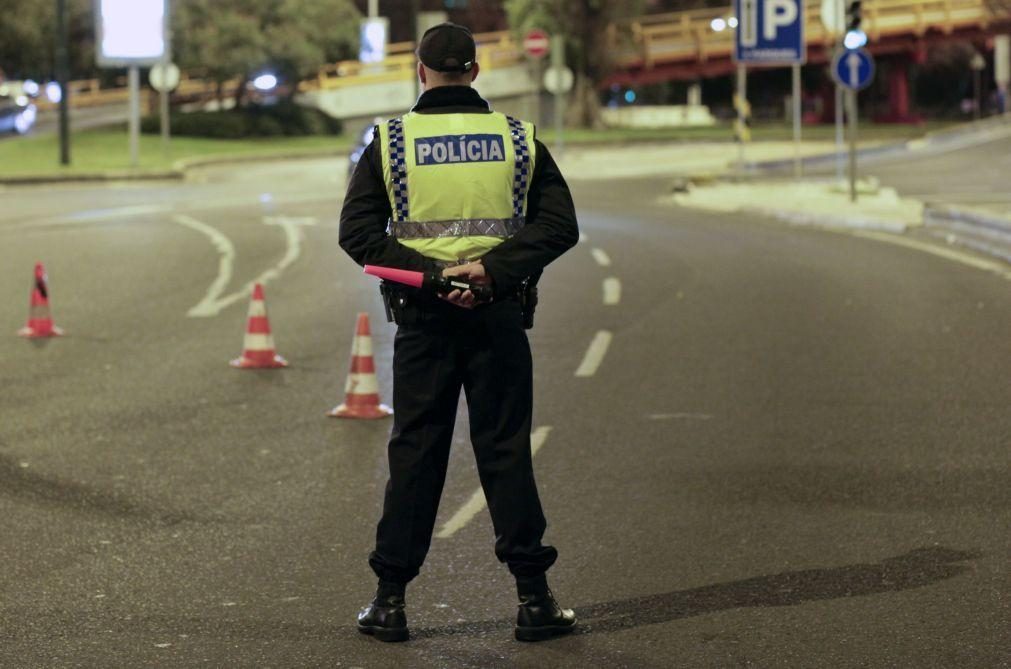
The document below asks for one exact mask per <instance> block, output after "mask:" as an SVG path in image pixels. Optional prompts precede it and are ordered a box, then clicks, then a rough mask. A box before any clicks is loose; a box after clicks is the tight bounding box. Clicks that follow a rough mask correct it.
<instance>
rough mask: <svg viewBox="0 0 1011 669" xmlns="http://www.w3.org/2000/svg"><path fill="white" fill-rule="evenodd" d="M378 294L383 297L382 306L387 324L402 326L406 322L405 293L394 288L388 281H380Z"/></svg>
mask: <svg viewBox="0 0 1011 669" xmlns="http://www.w3.org/2000/svg"><path fill="white" fill-rule="evenodd" d="M379 293H380V294H381V295H382V296H383V306H384V307H385V308H386V320H387V322H389V323H396V324H397V325H403V324H404V321H405V320H406V319H405V311H406V309H407V302H408V299H407V291H405V290H403V289H401V288H398V287H397V286H394V285H393V284H391V283H389V282H388V281H380V282H379Z"/></svg>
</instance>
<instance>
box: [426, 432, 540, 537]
mask: <svg viewBox="0 0 1011 669" xmlns="http://www.w3.org/2000/svg"><path fill="white" fill-rule="evenodd" d="M550 432H551V427H549V426H547V425H545V426H543V427H539V428H537V429H536V430H534V431H533V432H532V433H531V435H530V453H531V454H532V455H537V451H539V450H541V446H543V445H544V442H545V441H547V438H548V433H550ZM484 507H485V499H484V490H482V489H481V488H478V489H477V490H475V491H474V494H473V495H471V496H470V499H469V500H467V503H466V504H464V505H463V506H462V507H460V510H459V511H457V512H456V513H454V514H453V517H452V518H450V519H449V520H447V521H446V524H445V525H443V526H442V529H440V530H439V532H438V533H437V534H436V535H435V538H436V539H448V538H449V537H451V536H453V535H454V534H456V533H457V532H458V531H459V530H460V529H461V528H463V527H464V526H465V525H466V524H467V523H469V522H470V521H471V520H473V518H474V516H476V515H477V514H479V513H480V512H481V510H482V509H483V508H484Z"/></svg>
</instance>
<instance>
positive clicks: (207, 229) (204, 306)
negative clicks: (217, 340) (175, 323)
mask: <svg viewBox="0 0 1011 669" xmlns="http://www.w3.org/2000/svg"><path fill="white" fill-rule="evenodd" d="M174 218H175V221H176V222H177V223H179V224H180V225H185V226H186V227H188V228H192V229H194V230H196V231H198V232H200V233H203V234H205V235H207V236H208V237H210V239H211V243H213V244H214V246H215V248H217V249H218V253H220V254H221V258H220V260H219V261H218V276H217V278H216V279H215V280H214V283H212V284H211V287H210V288H209V289H208V290H207V294H206V295H204V299H202V300H201V301H200V303H199V304H197V305H196V306H195V307H193V308H192V309H190V310H189V311H188V312H187V314H186V315H187V316H190V317H191V318H208V317H211V316H217V315H218V314H219V313H221V311H222V310H223V309H226V308H228V307H230V306H231V305H233V304H235V303H236V302H239V301H240V300H244V299H246V298H247V297H249V293H250V291H252V289H253V285H254V284H257V283H263V284H266V283H270V281H272V280H273V279H276V278H278V277H279V276H281V274H282V273H283V272H284V270H286V269H287V268H288V267H290V266H291V265H292V264H293V263H294V262H295V261H296V260H298V258H299V256H300V255H302V237H303V235H302V229H301V228H302V226H306V225H316V219H315V218H311V217H289V216H268V217H264V219H263V223H264V225H276V226H279V227H280V228H282V229H283V230H284V236H285V240H286V243H287V250H286V251H285V253H284V257H283V258H281V261H280V262H278V263H277V264H276V265H274V266H273V267H271V268H270V269H268V270H266V271H264V272H263V273H262V274H260V275H259V276H258V277H256V278H255V279H253V280H252V281H250V282H248V283H246V285H244V286H243V287H242V288H240V289H239V290H237V291H235V292H234V293H231V294H229V295H226V296H225V297H221V294H222V293H223V292H224V290H225V288H226V287H227V286H228V282H229V281H231V279H232V266H233V265H234V263H235V246H234V245H233V244H232V242H231V240H229V239H228V237H225V236H224V235H223V234H221V232H220V231H218V230H217V229H216V228H213V227H211V226H209V225H207V224H206V223H203V222H201V221H198V220H197V219H195V218H192V217H190V216H184V215H177V216H175V217H174Z"/></svg>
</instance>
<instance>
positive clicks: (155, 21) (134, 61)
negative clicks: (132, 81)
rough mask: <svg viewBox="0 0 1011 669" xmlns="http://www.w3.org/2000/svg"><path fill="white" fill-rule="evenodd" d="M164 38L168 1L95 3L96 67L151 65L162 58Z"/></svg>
mask: <svg viewBox="0 0 1011 669" xmlns="http://www.w3.org/2000/svg"><path fill="white" fill-rule="evenodd" d="M167 35H168V0H95V36H96V42H97V44H98V49H97V50H96V60H97V61H98V64H99V65H100V66H103V67H125V66H129V65H153V64H155V63H157V62H159V61H161V60H162V58H163V57H164V56H165V52H166V48H167V42H168V40H167Z"/></svg>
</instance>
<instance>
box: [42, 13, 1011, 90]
mask: <svg viewBox="0 0 1011 669" xmlns="http://www.w3.org/2000/svg"><path fill="white" fill-rule="evenodd" d="M806 10H807V25H806V26H805V36H806V38H807V41H808V43H809V44H815V45H821V46H825V47H829V46H831V45H832V44H834V42H835V40H836V39H837V37H838V36H837V35H833V34H831V33H829V31H828V30H826V29H825V27H824V25H823V24H822V22H821V2H820V1H817V0H815V1H810V0H809V1H808V2H807V4H806ZM1009 15H1011V10H1009V9H1008V7H1007V6H1006V5H1005V4H1003V1H1002V0H865V1H864V3H863V16H864V22H863V27H864V30H865V31H866V32H867V35H868V37H869V39H870V40H872V41H879V40H881V39H883V38H888V37H893V36H898V35H913V36H916V37H922V36H923V35H925V34H926V33H927V32H928V31H930V30H936V31H939V32H941V33H942V34H950V33H952V32H954V31H955V30H960V29H965V28H973V27H977V28H980V29H986V28H987V27H988V26H989V25H991V24H992V23H995V22H1008V21H1011V16H1009ZM729 16H730V14H729V12H728V11H727V10H725V9H718V8H711V9H696V10H688V11H683V12H674V13H669V14H652V15H647V16H643V17H640V18H637V19H633V20H629V21H624V22H622V23H620V24H617V25H612V26H611V27H610V29H609V30H608V42H609V43H608V44H607V45H606V46H605V48H608V49H610V50H612V51H613V52H614V53H615V54H616V60H617V63H618V66H619V67H625V68H631V67H645V68H647V69H648V68H652V67H655V66H656V65H658V64H664V63H670V62H676V61H692V60H694V61H697V62H704V61H706V60H709V59H711V58H725V57H728V56H729V55H730V53H731V51H732V50H733V34H734V33H733V30H729V29H728V30H723V31H720V32H717V31H714V30H713V29H712V27H711V24H712V21H713V19H717V18H724V19H726V18H729ZM474 38H475V41H476V42H477V44H478V48H477V59H478V62H480V63H481V67H482V69H484V70H491V69H494V68H498V67H508V66H512V65H517V64H519V63H522V62H523V52H522V48H521V46H520V45H519V44H518V43H517V42H516V41H515V39H514V38H513V36H512V34H511V33H510V32H509V31H500V32H490V33H479V34H476V35H475V36H474ZM387 53H388V56H387V58H386V60H384V61H383V62H381V63H361V62H359V61H357V60H347V61H342V62H338V63H333V64H330V65H326V66H324V67H322V68H320V70H319V74H318V75H317V76H316V77H315V78H314V79H311V80H307V81H303V82H302V83H301V84H300V86H299V90H300V91H302V92H310V91H319V90H333V89H338V88H347V87H352V86H361V85H364V84H373V83H383V82H391V81H403V80H409V79H412V78H413V77H414V76H415V74H414V68H415V62H416V61H415V57H414V43H413V42H399V43H395V44H391V45H389V47H388V50H387ZM239 84H240V82H239V80H238V79H234V80H231V81H228V82H224V83H223V84H222V86H221V89H220V90H219V87H218V84H217V83H215V82H213V81H210V80H207V79H202V78H200V77H199V74H198V73H190V74H189V76H185V75H184V77H183V80H182V82H181V83H180V85H179V88H178V89H176V91H175V92H174V93H173V95H174V96H176V97H180V96H181V97H186V98H190V99H197V98H202V99H212V98H213V97H216V96H218V95H221V96H224V97H227V96H232V95H234V93H235V88H236V87H237V86H238V85H239ZM70 86H71V104H72V105H73V106H74V107H91V106H98V105H109V104H116V103H119V102H123V103H125V102H126V100H127V97H128V93H127V89H126V88H125V87H123V86H122V85H119V86H114V87H108V88H101V87H100V86H99V85H98V80H94V79H92V80H87V81H75V82H71V84H70ZM39 106H40V107H43V108H45V107H47V106H52V105H49V104H48V103H44V102H41V101H40V105H39Z"/></svg>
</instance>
